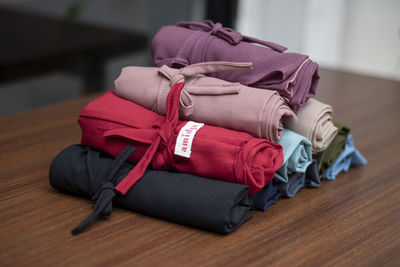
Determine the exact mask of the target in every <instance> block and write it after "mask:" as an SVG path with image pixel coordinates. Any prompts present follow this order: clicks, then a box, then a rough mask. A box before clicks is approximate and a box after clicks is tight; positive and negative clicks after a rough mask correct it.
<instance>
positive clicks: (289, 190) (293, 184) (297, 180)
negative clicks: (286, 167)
mask: <svg viewBox="0 0 400 267" xmlns="http://www.w3.org/2000/svg"><path fill="white" fill-rule="evenodd" d="M274 183H276V184H277V186H279V191H280V192H281V196H282V197H294V196H295V195H296V193H297V192H298V191H299V190H300V189H301V188H303V187H310V188H316V187H319V186H320V184H321V180H320V178H319V175H318V169H317V165H316V161H315V160H313V162H312V163H311V164H310V165H308V167H307V170H306V172H303V173H296V172H295V173H292V174H290V175H289V179H288V182H287V183H282V182H276V181H274Z"/></svg>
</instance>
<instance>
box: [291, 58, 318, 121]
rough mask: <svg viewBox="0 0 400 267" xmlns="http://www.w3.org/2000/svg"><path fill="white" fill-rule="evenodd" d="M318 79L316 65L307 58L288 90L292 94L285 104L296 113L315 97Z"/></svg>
mask: <svg viewBox="0 0 400 267" xmlns="http://www.w3.org/2000/svg"><path fill="white" fill-rule="evenodd" d="M319 79H320V77H319V74H318V64H317V63H315V62H312V61H311V60H310V59H308V58H307V59H306V61H305V62H304V64H303V65H301V66H300V68H299V71H298V73H297V75H296V77H295V79H294V80H293V82H291V83H290V84H289V88H288V89H289V90H290V91H291V92H292V93H291V97H289V98H287V102H288V104H289V106H290V107H291V108H292V109H293V110H294V111H295V112H296V113H297V112H298V111H299V110H300V109H301V108H302V107H303V106H304V105H305V103H306V102H307V101H308V99H309V98H311V97H313V96H315V93H316V90H317V86H318V82H319Z"/></svg>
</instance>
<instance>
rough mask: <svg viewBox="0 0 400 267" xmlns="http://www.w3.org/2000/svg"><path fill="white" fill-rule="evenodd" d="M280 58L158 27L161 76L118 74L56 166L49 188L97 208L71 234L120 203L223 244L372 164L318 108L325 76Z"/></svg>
mask: <svg viewBox="0 0 400 267" xmlns="http://www.w3.org/2000/svg"><path fill="white" fill-rule="evenodd" d="M253 43H257V44H260V45H261V46H260V45H255V44H253ZM285 49H286V48H284V47H282V46H280V45H277V44H275V43H271V42H266V41H261V40H257V39H255V38H252V37H248V36H244V35H241V34H240V33H238V32H235V31H233V30H232V29H229V28H224V27H222V25H221V24H219V23H215V24H214V23H213V22H211V21H205V22H200V23H198V22H181V23H178V24H177V25H176V26H166V27H163V28H162V29H161V30H160V31H159V32H158V33H157V34H156V36H155V37H154V39H153V43H152V54H153V58H154V63H155V65H156V67H138V66H131V67H126V68H123V69H122V72H121V74H120V76H119V77H118V79H116V81H115V89H114V90H113V91H110V92H107V93H105V94H104V95H102V96H100V97H98V98H97V99H95V100H93V101H92V102H90V103H89V104H88V105H87V106H86V107H85V108H83V109H82V111H81V113H80V116H79V119H78V122H79V124H80V126H81V129H82V140H81V145H73V146H70V147H68V148H66V149H65V150H63V151H62V152H60V153H59V155H57V157H56V158H55V159H54V160H53V163H52V165H51V167H50V175H49V177H50V184H51V185H52V186H53V187H54V188H56V189H58V190H60V191H65V192H69V193H74V194H77V195H81V196H84V197H88V198H91V199H92V200H93V201H94V202H95V204H94V210H93V212H92V214H90V216H89V217H88V218H87V219H85V220H84V221H83V222H82V223H81V224H79V225H78V226H77V227H76V228H75V229H74V230H73V231H72V233H73V234H78V233H80V232H81V231H82V230H83V229H85V228H86V227H87V226H88V225H89V224H90V222H91V221H92V220H94V219H95V218H96V217H97V216H99V215H110V214H111V211H112V204H113V203H114V204H116V205H118V206H120V207H123V208H126V209H129V210H132V211H136V212H140V213H144V214H147V215H151V216H156V217H159V218H163V219H167V220H171V221H175V222H178V223H181V224H185V225H189V226H194V227H199V228H202V229H206V230H210V231H214V232H217V233H222V234H227V233H230V232H232V231H234V230H236V229H237V228H238V227H239V226H240V225H242V224H243V223H244V222H246V221H247V220H249V219H251V217H252V215H251V213H250V210H251V209H258V210H263V211H265V210H266V209H267V208H268V207H269V206H270V205H272V204H274V203H275V202H276V201H277V200H278V199H279V198H280V197H293V196H294V195H295V194H296V192H297V191H298V190H299V189H300V188H303V187H305V186H306V187H319V186H320V183H321V178H324V179H335V177H336V176H337V174H338V173H340V172H342V171H347V170H348V169H349V167H350V166H361V165H365V164H366V160H365V159H364V158H363V156H362V155H361V154H360V153H359V152H358V151H357V150H356V149H355V148H354V143H353V140H352V137H351V135H349V129H348V128H347V127H345V126H342V125H340V124H338V123H336V122H333V121H332V108H331V107H330V106H329V105H327V104H324V103H321V102H319V101H317V100H315V99H312V98H311V97H313V96H314V95H315V90H316V87H317V83H318V80H319V75H318V65H317V64H316V63H314V62H312V61H311V60H310V59H309V58H308V57H307V56H306V55H300V54H296V53H284V51H285Z"/></svg>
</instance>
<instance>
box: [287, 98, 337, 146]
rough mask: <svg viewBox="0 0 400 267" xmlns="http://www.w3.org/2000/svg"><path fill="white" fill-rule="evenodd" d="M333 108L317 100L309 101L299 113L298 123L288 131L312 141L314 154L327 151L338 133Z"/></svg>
mask: <svg viewBox="0 0 400 267" xmlns="http://www.w3.org/2000/svg"><path fill="white" fill-rule="evenodd" d="M332 112H333V110H332V107H331V106H329V105H327V104H324V103H322V102H320V101H318V100H315V99H309V100H308V101H307V103H306V104H305V106H304V107H303V108H302V109H301V110H300V111H299V112H298V113H297V118H298V120H297V123H294V124H289V125H288V126H287V128H288V129H290V130H292V131H294V132H296V133H298V134H300V135H302V136H304V137H306V138H307V139H308V140H310V141H311V144H312V154H316V153H318V152H321V151H323V150H325V149H326V148H327V147H328V146H329V144H330V143H331V142H332V140H333V138H335V136H336V133H337V131H338V129H337V127H336V126H334V125H333V122H332Z"/></svg>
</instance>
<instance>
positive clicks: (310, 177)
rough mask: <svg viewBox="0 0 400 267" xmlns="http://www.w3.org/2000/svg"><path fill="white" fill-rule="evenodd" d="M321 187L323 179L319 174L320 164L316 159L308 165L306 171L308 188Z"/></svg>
mask: <svg viewBox="0 0 400 267" xmlns="http://www.w3.org/2000/svg"><path fill="white" fill-rule="evenodd" d="M320 186H321V179H320V177H319V173H318V164H317V161H316V160H315V159H313V161H312V162H311V164H310V165H308V167H307V170H306V187H311V188H316V187H320Z"/></svg>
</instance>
